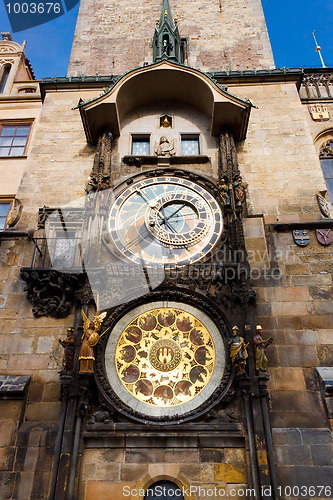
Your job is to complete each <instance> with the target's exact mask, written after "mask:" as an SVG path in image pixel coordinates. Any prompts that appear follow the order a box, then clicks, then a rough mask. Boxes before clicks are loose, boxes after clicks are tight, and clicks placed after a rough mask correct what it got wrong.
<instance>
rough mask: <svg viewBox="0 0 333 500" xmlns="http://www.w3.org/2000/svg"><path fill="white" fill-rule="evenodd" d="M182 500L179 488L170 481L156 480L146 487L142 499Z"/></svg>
mask: <svg viewBox="0 0 333 500" xmlns="http://www.w3.org/2000/svg"><path fill="white" fill-rule="evenodd" d="M161 499H163V500H176V499H177V500H184V495H183V493H182V491H181V489H180V488H179V487H178V486H177V485H176V484H175V483H173V482H172V481H166V480H162V481H157V482H156V483H153V484H152V485H151V486H149V488H148V489H147V491H146V493H145V496H144V500H161Z"/></svg>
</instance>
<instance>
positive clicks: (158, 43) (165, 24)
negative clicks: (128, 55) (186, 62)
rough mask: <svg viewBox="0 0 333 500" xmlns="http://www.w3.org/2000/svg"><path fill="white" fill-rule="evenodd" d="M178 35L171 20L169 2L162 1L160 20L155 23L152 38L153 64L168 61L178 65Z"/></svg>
mask: <svg viewBox="0 0 333 500" xmlns="http://www.w3.org/2000/svg"><path fill="white" fill-rule="evenodd" d="M180 44H181V41H180V35H179V31H178V26H177V21H175V22H174V20H173V18H172V13H171V8H170V4H169V0H162V9H161V15H160V20H159V21H158V20H157V21H156V26H155V33H154V38H153V57H154V62H158V61H162V59H168V60H170V61H174V62H178V63H180V62H181V60H180Z"/></svg>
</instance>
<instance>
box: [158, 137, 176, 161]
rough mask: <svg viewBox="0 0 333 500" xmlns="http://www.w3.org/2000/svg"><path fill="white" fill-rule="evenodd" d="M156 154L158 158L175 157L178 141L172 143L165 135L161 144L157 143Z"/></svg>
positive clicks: (173, 140) (174, 140)
mask: <svg viewBox="0 0 333 500" xmlns="http://www.w3.org/2000/svg"><path fill="white" fill-rule="evenodd" d="M154 151H155V154H156V155H157V156H174V155H175V154H176V139H172V141H171V142H170V141H169V139H167V138H166V137H165V136H164V135H163V136H162V137H161V138H160V142H159V144H157V142H156V143H155V149H154Z"/></svg>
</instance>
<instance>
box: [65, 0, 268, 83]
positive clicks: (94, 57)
mask: <svg viewBox="0 0 333 500" xmlns="http://www.w3.org/2000/svg"><path fill="white" fill-rule="evenodd" d="M170 6H171V9H172V13H173V16H174V18H177V19H178V25H179V30H180V35H181V37H182V38H184V39H186V44H187V49H186V56H185V63H186V64H188V65H190V66H193V67H195V68H200V69H202V70H203V71H214V70H216V69H229V70H230V69H232V70H237V69H240V70H245V69H252V68H260V69H263V68H273V67H274V60H273V56H272V51H271V47H270V42H269V38H268V34H267V29H266V24H265V18H264V14H263V11H262V6H261V2H260V1H259V0H246V1H243V2H242V3H240V2H238V1H237V0H228V2H222V1H219V0H213V1H212V2H204V3H202V2H201V1H200V0H194V1H191V2H187V1H177V2H175V1H174V2H170ZM160 12H161V5H160V4H159V3H158V2H154V1H151V0H149V1H147V0H145V1H139V2H137V3H136V4H135V7H134V8H133V6H130V5H128V3H127V2H125V1H124V0H121V1H119V2H117V3H116V4H112V5H109V4H107V3H106V2H105V1H99V2H95V1H86V2H85V3H84V4H81V6H80V14H79V18H78V23H77V26H76V32H75V37H74V44H73V49H72V54H71V60H70V64H69V73H68V74H69V75H82V74H86V75H94V74H95V73H100V74H101V75H108V74H116V75H121V74H123V73H124V72H126V71H129V70H130V69H133V68H136V67H137V66H138V65H142V64H143V63H144V62H147V63H151V62H152V60H153V59H152V55H153V53H152V48H151V47H152V35H153V32H154V27H155V22H156V19H159V17H160Z"/></svg>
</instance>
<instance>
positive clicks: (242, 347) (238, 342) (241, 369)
mask: <svg viewBox="0 0 333 500" xmlns="http://www.w3.org/2000/svg"><path fill="white" fill-rule="evenodd" d="M228 343H229V345H230V355H231V361H232V364H233V365H234V367H235V368H236V370H237V372H238V373H240V374H242V373H245V366H246V360H247V357H248V354H247V350H246V348H247V346H248V345H249V343H247V344H245V341H244V339H243V337H240V336H239V328H238V326H233V327H232V340H231V341H230V342H228Z"/></svg>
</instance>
